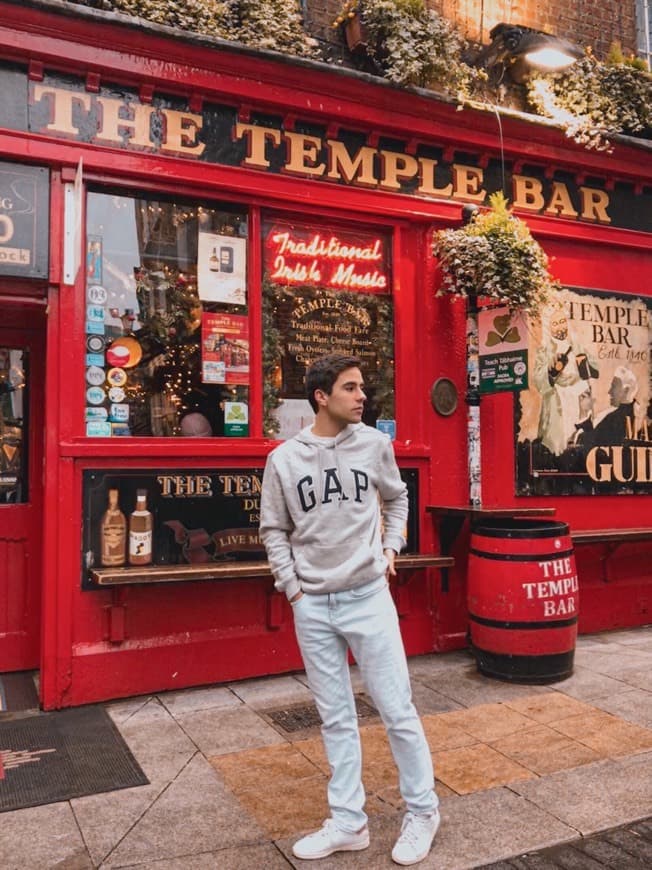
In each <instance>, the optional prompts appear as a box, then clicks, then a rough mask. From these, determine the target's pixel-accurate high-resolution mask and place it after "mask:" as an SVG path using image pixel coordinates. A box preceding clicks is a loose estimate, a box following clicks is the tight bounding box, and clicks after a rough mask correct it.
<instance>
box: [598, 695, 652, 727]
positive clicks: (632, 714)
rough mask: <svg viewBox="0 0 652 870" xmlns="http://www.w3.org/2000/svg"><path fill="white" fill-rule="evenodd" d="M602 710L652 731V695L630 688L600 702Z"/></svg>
mask: <svg viewBox="0 0 652 870" xmlns="http://www.w3.org/2000/svg"><path fill="white" fill-rule="evenodd" d="M600 709H601V710H606V711H607V712H609V713H613V714H614V715H615V716H619V717H620V718H621V719H625V720H626V721H627V722H632V723H633V724H634V725H641V726H642V727H643V728H650V729H652V693H650V692H646V691H644V690H643V689H632V688H628V689H626V690H625V691H622V692H617V693H615V694H613V695H610V696H609V697H606V698H602V699H601V700H600Z"/></svg>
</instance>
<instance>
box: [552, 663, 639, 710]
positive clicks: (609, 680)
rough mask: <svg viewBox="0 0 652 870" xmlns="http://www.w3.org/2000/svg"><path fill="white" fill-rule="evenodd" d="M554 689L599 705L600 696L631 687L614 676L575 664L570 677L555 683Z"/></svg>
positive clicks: (607, 695) (606, 695) (603, 696)
mask: <svg viewBox="0 0 652 870" xmlns="http://www.w3.org/2000/svg"><path fill="white" fill-rule="evenodd" d="M554 688H555V691H556V692H563V693H564V694H565V695H570V697H572V698H577V699H578V700H581V701H589V702H590V703H592V704H594V705H598V706H599V702H600V700H601V699H602V698H605V697H609V696H610V695H613V694H614V693H616V692H622V691H624V690H626V689H628V688H631V687H630V686H628V685H627V683H624V682H623V681H622V680H620V679H617V678H616V677H607V676H606V675H605V674H599V673H596V672H595V671H592V670H590V669H589V668H585V667H581V666H576V667H575V668H574V670H573V673H572V675H571V676H570V677H567V678H566V679H565V680H561V681H560V682H558V683H555V686H554Z"/></svg>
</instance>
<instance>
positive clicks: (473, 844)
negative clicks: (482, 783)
mask: <svg viewBox="0 0 652 870" xmlns="http://www.w3.org/2000/svg"><path fill="white" fill-rule="evenodd" d="M441 813H442V825H441V828H440V831H439V833H438V834H437V838H436V840H435V848H434V849H433V852H432V853H431V855H430V857H429V859H427V862H424V864H423V867H424V868H437V870H443V868H445V870H469V868H473V867H477V866H478V865H480V864H486V863H490V862H492V861H499V860H501V859H504V858H506V857H508V856H510V855H518V854H519V852H522V851H524V850H525V849H529V848H532V849H539V848H545V847H546V846H549V845H552V844H553V843H560V842H566V841H568V840H572V839H574V838H576V837H577V831H575V830H574V829H573V828H572V827H570V826H568V825H566V824H564V823H563V822H561V821H560V820H559V819H557V818H556V816H555V815H554V814H553V813H548V812H546V811H545V810H542V809H541V808H540V807H538V806H536V805H535V804H532V803H531V802H530V801H528V800H526V799H523V798H522V797H519V796H518V795H516V794H514V792H513V791H512V790H511V789H507V788H498V789H490V790H489V791H484V792H478V793H476V794H472V795H467V796H465V797H459V798H448V799H444V800H443V801H442V803H441ZM535 844H536V845H535ZM419 866H422V865H419Z"/></svg>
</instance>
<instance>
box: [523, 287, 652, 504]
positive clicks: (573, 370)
mask: <svg viewBox="0 0 652 870" xmlns="http://www.w3.org/2000/svg"><path fill="white" fill-rule="evenodd" d="M651 309H652V300H650V299H648V298H645V297H640V296H635V295H631V294H627V295H625V294H620V293H618V294H616V293H605V292H603V291H596V290H583V289H577V288H573V289H565V290H564V291H563V292H562V294H560V296H559V298H558V299H556V300H555V302H554V303H553V304H552V305H550V306H548V307H547V308H546V309H545V310H544V311H543V312H542V314H541V317H540V318H538V319H536V320H531V321H530V324H529V328H530V342H529V351H528V353H529V359H528V370H529V373H530V376H529V388H528V389H527V390H523V391H522V392H521V393H520V394H519V401H518V402H517V403H516V420H515V427H516V440H517V466H516V492H517V494H518V495H584V494H596V493H600V494H625V493H641V494H649V493H650V492H652V440H651V439H652V419H651V417H652V406H651V398H652V390H651V366H650V357H651V352H652V329H651V323H652V318H651V316H650V312H651Z"/></svg>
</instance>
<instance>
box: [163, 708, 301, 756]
mask: <svg viewBox="0 0 652 870" xmlns="http://www.w3.org/2000/svg"><path fill="white" fill-rule="evenodd" d="M176 722H178V724H179V726H180V727H181V728H183V730H184V732H185V733H186V734H187V735H188V737H189V739H190V740H192V742H193V744H194V745H195V746H196V747H197V748H198V749H200V750H201V752H202V753H203V754H204V755H205V756H206V757H207V758H210V757H211V756H213V755H224V754H226V753H229V752H236V751H238V750H246V749H252V748H254V747H256V746H271V745H272V744H274V743H283V742H284V738H283V737H282V736H281V735H280V734H279V733H278V732H277V731H276V730H275V729H274V728H272V727H271V726H270V725H268V724H267V723H266V722H265V721H264V720H263V719H261V717H260V716H259V715H258V714H257V713H256V712H255V711H254V710H252V709H250V708H249V707H248V706H246V705H244V704H242V705H240V706H239V707H228V708H217V709H213V710H199V711H198V712H196V713H183V714H179V715H177V717H176Z"/></svg>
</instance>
